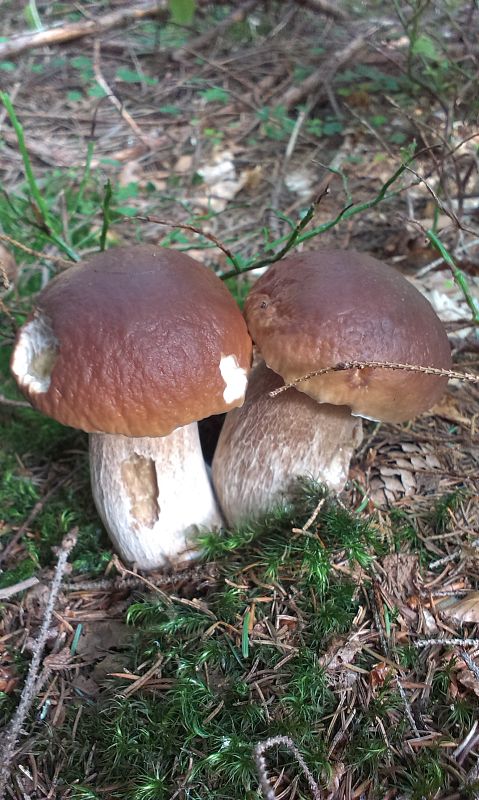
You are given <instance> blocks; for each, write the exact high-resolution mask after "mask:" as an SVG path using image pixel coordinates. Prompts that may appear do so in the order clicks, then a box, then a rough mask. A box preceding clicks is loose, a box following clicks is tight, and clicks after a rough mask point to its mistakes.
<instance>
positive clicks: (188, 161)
mask: <svg viewBox="0 0 479 800" xmlns="http://www.w3.org/2000/svg"><path fill="white" fill-rule="evenodd" d="M192 167H193V156H189V155H184V156H180V157H179V159H178V161H177V162H176V164H175V166H174V167H173V172H181V173H182V174H184V173H185V172H191V170H192Z"/></svg>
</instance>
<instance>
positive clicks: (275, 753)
mask: <svg viewBox="0 0 479 800" xmlns="http://www.w3.org/2000/svg"><path fill="white" fill-rule="evenodd" d="M87 5H88V8H86V7H85V4H77V5H75V6H74V5H73V4H72V5H69V4H63V3H60V2H51V0H50V2H44V3H41V2H37V3H36V4H35V3H30V4H29V6H28V7H27V10H26V11H25V14H22V13H20V12H19V11H18V7H17V6H18V4H17V3H16V2H13V0H12V1H11V2H10V0H4V2H3V3H2V8H1V10H0V17H1V19H2V33H3V36H2V39H1V40H0V79H1V83H2V90H3V92H5V93H7V94H8V97H9V98H10V101H11V103H12V105H13V108H14V115H16V120H17V121H18V122H19V123H20V124H21V126H22V128H23V135H24V140H25V146H24V145H23V142H22V139H21V134H19V130H18V126H17V130H15V126H14V124H12V119H13V118H12V114H11V113H10V114H9V113H8V97H7V102H6V103H4V104H3V106H2V105H0V147H1V161H0V182H1V191H0V226H1V228H0V234H1V235H0V241H1V242H2V243H3V245H4V246H5V247H6V248H7V250H8V252H9V253H10V254H13V256H14V260H13V261H10V260H9V257H8V254H7V253H6V252H3V251H2V252H0V268H1V270H2V271H1V275H0V277H1V281H2V283H3V288H2V289H0V326H1V327H0V370H1V372H0V437H1V438H0V566H1V569H2V570H3V571H2V572H1V573H0V587H1V588H0V609H1V611H2V620H1V621H0V716H1V722H2V724H5V725H8V722H9V720H10V719H11V718H12V716H13V715H14V712H15V709H16V708H17V707H18V703H19V698H20V693H21V690H22V687H23V685H24V681H25V677H26V674H27V670H28V665H29V663H30V660H31V658H32V653H35V652H38V645H37V644H36V637H37V636H38V633H39V630H40V627H41V625H42V621H44V620H45V614H46V607H47V603H48V598H49V596H50V586H51V581H52V577H53V571H54V564H55V561H56V559H57V557H58V552H59V551H58V548H60V552H61V546H62V545H61V543H62V541H63V540H64V537H65V535H67V534H68V533H69V532H70V531H71V530H72V529H75V530H76V531H77V532H78V542H77V544H76V546H75V548H74V549H73V551H72V553H71V557H70V559H69V564H68V567H67V571H66V574H65V575H64V577H63V582H62V586H61V589H60V592H59V595H58V598H57V602H56V605H55V610H54V613H53V617H52V619H51V621H50V623H49V626H48V632H47V633H48V635H47V641H46V648H45V652H44V654H43V660H42V661H41V671H40V673H39V676H37V679H36V680H35V681H34V683H33V684H32V686H31V689H32V703H31V709H30V713H29V715H28V716H27V717H26V719H25V720H22V723H21V725H20V726H19V727H17V729H16V731H15V736H14V741H13V740H12V738H11V735H10V734H11V728H6V730H7V732H10V733H9V735H10V739H8V737H7V739H5V740H4V749H5V753H8V759H7V760H8V763H5V759H4V764H3V770H4V772H3V773H2V772H1V770H0V786H1V785H2V784H1V781H2V774H3V780H4V785H3V791H4V796H5V797H8V798H15V799H16V800H17V799H18V800H20V798H22V799H24V798H35V799H36V798H91V799H93V798H103V797H105V798H108V797H112V798H120V797H121V798H132V800H153V798H157V799H158V800H163V798H165V800H173V798H180V800H187V799H188V800H210V799H211V800H213V799H214V800H220V798H221V800H239V798H249V799H250V800H253V798H257V797H260V796H264V797H266V798H267V800H271V798H277V800H279V798H282V800H294V798H306V797H311V796H313V797H315V798H325V799H326V798H328V800H350V799H351V800H360V798H365V799H366V798H371V799H372V798H379V799H380V800H393V798H395V799H396V800H399V799H400V798H412V800H422V798H428V799H429V798H438V799H440V800H462V798H473V797H479V719H478V709H479V632H478V625H479V551H478V549H477V548H478V544H479V533H478V531H479V438H478V430H479V387H478V384H477V383H474V382H467V381H460V380H451V381H450V382H449V386H448V389H447V391H446V393H445V395H444V397H443V399H442V400H441V402H440V403H439V404H438V405H436V406H435V407H434V408H433V409H431V410H430V411H428V412H426V413H425V414H423V415H421V416H420V417H419V418H417V419H415V420H414V421H412V422H410V423H407V424H400V425H391V424H375V423H372V422H371V423H366V435H365V439H364V442H363V444H362V446H361V447H360V449H359V450H358V452H357V453H356V456H355V458H354V461H353V464H352V468H351V474H350V481H349V482H348V485H347V487H346V489H345V491H344V492H343V493H342V494H341V496H340V497H339V498H328V499H327V500H326V501H325V502H324V503H321V500H322V499H323V494H322V490H321V488H320V487H317V486H312V485H310V484H304V485H303V486H301V487H299V488H298V496H297V497H296V498H295V500H294V502H293V503H292V504H290V505H288V506H287V507H285V508H284V509H279V510H278V511H277V512H275V513H273V514H272V515H270V516H269V517H268V518H267V519H265V520H264V521H262V522H261V523H256V524H255V525H251V526H246V527H243V528H242V529H240V530H236V531H227V532H225V533H224V535H223V536H222V537H216V538H215V537H212V536H209V535H207V534H205V535H204V536H203V539H202V543H203V557H202V559H201V561H200V562H199V564H198V565H197V566H195V567H193V568H191V567H190V568H188V569H185V570H180V571H178V572H172V571H170V572H168V571H167V572H165V571H164V572H158V573H152V574H149V575H148V576H142V575H138V574H135V573H134V572H131V571H129V570H127V569H126V568H125V566H124V565H122V564H121V562H120V561H119V559H118V557H117V556H115V555H113V553H112V552H111V549H110V548H109V545H108V541H107V538H106V535H105V533H104V532H103V530H102V528H101V524H100V522H99V520H98V517H97V515H96V512H95V509H94V507H93V504H92V501H91V497H90V489H89V477H88V459H87V448H88V442H87V437H86V436H85V435H84V434H83V433H81V432H79V431H72V430H70V429H65V428H63V427H62V426H60V425H58V424H57V423H55V422H53V421H51V420H47V419H45V418H44V417H40V415H38V414H37V413H35V412H33V411H32V410H30V409H29V408H25V407H24V405H25V404H24V403H23V402H22V400H21V398H20V396H19V395H18V393H17V391H16V388H15V386H14V383H13V379H12V378H11V376H10V374H9V368H8V364H9V357H10V353H11V349H12V345H13V341H14V336H15V331H16V329H17V328H18V326H19V324H21V322H22V321H23V320H24V319H25V318H26V316H27V315H28V313H29V310H30V309H31V307H32V304H33V301H34V297H35V295H36V294H37V293H38V291H40V290H41V288H42V287H43V286H44V285H45V284H46V282H47V281H48V280H49V279H50V277H51V276H52V275H53V274H54V273H55V271H56V270H58V269H63V268H65V263H64V262H65V261H68V260H71V259H72V258H76V257H82V258H83V257H86V256H87V255H88V254H91V253H93V252H95V251H97V250H98V248H99V246H100V244H101V242H102V240H103V241H104V243H105V244H106V245H107V246H108V247H114V246H118V245H120V244H133V243H135V242H149V243H155V244H161V245H164V246H168V247H174V248H178V249H181V250H184V251H186V252H188V253H189V254H190V255H192V256H193V257H195V258H197V259H199V260H202V261H204V262H205V263H206V264H208V265H209V266H211V267H212V268H213V269H215V271H216V272H217V273H218V274H220V275H224V274H226V273H228V272H229V271H230V270H231V269H232V264H231V261H230V259H229V258H228V255H227V253H228V252H230V251H231V252H233V253H234V255H235V257H236V261H237V264H239V266H240V268H241V269H244V272H243V273H242V274H239V275H238V276H235V277H232V278H229V279H228V280H227V285H228V286H229V288H230V289H231V291H232V292H233V294H234V295H235V296H236V297H237V299H238V301H239V302H242V299H243V298H244V296H245V295H246V293H247V291H248V288H249V286H250V285H251V282H252V280H254V277H251V275H252V273H251V269H250V268H251V267H253V266H255V265H256V264H258V263H259V262H261V261H262V260H263V259H264V258H269V257H270V256H271V255H272V254H274V253H276V252H278V251H279V250H280V249H281V246H282V245H283V244H284V241H285V239H286V238H287V237H288V235H289V234H290V233H291V231H292V230H294V228H295V226H296V225H297V224H298V222H299V220H300V219H301V218H302V216H303V215H304V214H305V213H306V212H307V211H308V209H310V208H311V207H312V206H314V214H313V216H312V220H311V222H310V223H309V225H308V226H307V227H305V228H304V230H302V231H301V233H300V235H299V239H298V242H299V247H300V248H311V247H317V246H321V247H334V248H354V249H357V250H361V251H367V252H368V253H370V254H372V255H374V256H376V257H377V258H380V259H381V260H383V261H385V262H387V263H389V264H391V265H394V266H395V267H396V268H398V269H400V270H401V271H402V272H403V273H404V274H405V275H406V277H407V278H408V279H409V280H411V281H412V282H413V283H414V284H415V285H416V286H417V287H418V288H419V289H420V290H421V291H422V292H423V293H424V294H425V295H426V296H427V297H428V299H429V300H430V302H431V303H432V304H433V306H434V307H435V309H436V311H437V313H438V314H439V316H440V317H441V319H442V320H443V322H444V324H445V326H446V329H447V331H448V334H449V337H450V341H451V345H452V352H453V362H454V369H455V370H457V371H460V372H469V373H473V374H477V373H478V372H479V370H478V363H479V339H478V334H477V330H478V329H477V324H476V325H475V324H474V322H473V320H472V319H471V316H472V308H471V306H473V305H474V302H476V303H478V302H479V169H478V164H479V160H478V158H479V156H478V154H479V150H478V147H479V125H478V112H479V106H478V100H477V89H475V87H477V78H478V74H479V69H478V67H479V50H478V46H477V42H478V41H479V10H478V8H477V4H476V3H474V2H471V3H470V4H466V3H462V4H461V3H449V2H442V1H441V2H439V3H428V2H427V1H426V2H424V3H422V4H421V3H418V2H411V3H410V4H396V3H395V2H392V3H390V4H389V3H385V4H384V3H381V4H379V3H375V2H373V0H371V2H364V3H361V4H355V3H353V2H351V3H349V2H345V3H342V4H338V5H336V4H331V5H329V4H327V3H323V2H320V0H309V1H308V2H306V1H305V2H293V1H291V2H264V3H263V2H258V1H256V2H255V0H249V1H248V0H246V1H245V2H240V3H235V4H226V3H225V4H218V3H208V2H201V1H199V2H197V3H196V10H195V11H194V15H193V16H192V18H191V20H186V22H185V19H184V18H183V16H182V15H185V14H186V15H188V7H189V6H190V4H189V3H187V2H186V3H180V2H177V3H174V2H172V3H171V4H168V3H166V2H165V3H162V2H158V4H157V5H158V8H159V11H158V13H157V14H156V15H155V14H153V13H151V6H152V5H153V4H148V3H147V4H146V5H145V7H146V6H148V9H149V10H148V9H146V13H145V15H144V16H142V17H141V18H137V19H132V16H131V14H130V16H129V18H128V19H127V20H125V21H124V24H123V25H122V26H118V25H114V26H111V27H109V28H105V27H104V28H103V29H101V25H100V23H99V21H100V20H103V19H104V17H105V15H111V14H112V13H116V12H118V13H122V12H125V6H124V3H122V2H116V1H112V2H105V1H104V0H98V2H92V3H89V4H87ZM193 6H194V4H191V9H192V10H193ZM132 8H133V7H132ZM401 9H402V10H401ZM144 10H145V8H144ZM175 14H176V15H177V16H176V18H174V15H175ZM172 15H173V17H172ZM72 23H75V24H77V23H80V24H84V23H90V24H91V25H92V26H93V28H94V29H95V30H94V32H93V33H91V31H90V35H88V36H86V37H83V38H72V39H71V41H68V42H66V43H57V42H55V41H54V40H53V39H52V40H51V42H50V43H49V44H44V45H42V46H40V47H32V46H27V47H26V48H25V49H24V50H23V51H22V52H13V51H8V49H6V48H7V47H8V46H9V43H11V42H15V41H16V40H15V37H16V36H18V35H19V34H21V33H24V32H25V30H26V29H27V28H28V29H29V30H30V33H32V32H33V31H35V29H36V28H37V29H38V28H39V27H41V26H43V28H44V29H53V30H56V31H58V30H59V29H63V28H64V27H65V26H66V25H68V24H72ZM2 48H3V49H2ZM3 97H4V98H5V95H3ZM19 136H20V138H19ZM25 149H26V152H27V153H28V158H27V156H26V155H25ZM405 165H407V166H405ZM29 166H30V167H31V169H32V172H33V176H34V177H31V176H30V177H29V174H28V167H29ZM401 167H403V168H402V169H401ZM397 172H398V173H399V174H398V175H397V178H395V179H394V180H392V179H393V177H394V176H395V174H396V173H397ZM326 186H328V192H327V193H325V192H324V190H325V187H326ZM34 187H36V189H37V190H38V194H36V193H35V188H34ZM319 196H320V197H321V199H320V202H318V203H316V202H315V201H316V200H317V198H318V197H319ZM340 212H343V213H342V214H341V219H339V220H338V221H337V222H336V223H335V224H331V225H330V224H329V223H330V222H332V221H333V220H335V219H336V218H337V217H338V215H339V214H340ZM152 218H155V219H156V220H162V221H163V222H162V223H161V224H160V223H159V222H158V221H154V219H152ZM321 226H322V227H321ZM193 228H197V229H200V230H201V232H202V234H198V233H196V232H195V231H194V230H193ZM318 228H321V231H319V230H317V229H318ZM310 231H316V232H317V235H316V236H314V237H313V236H311V238H309V232H310ZM215 241H218V242H219V243H220V245H221V247H220V248H218V247H217V246H216V245H215ZM437 242H439V245H440V246H442V247H443V248H445V250H446V260H447V259H448V258H452V259H453V261H454V264H455V265H456V267H457V268H458V269H460V270H461V276H462V279H463V285H465V286H466V292H464V290H463V289H461V286H460V285H459V284H458V282H457V281H454V280H453V275H452V272H451V267H450V265H448V264H447V263H446V262H445V260H444V258H443V257H442V255H444V250H443V254H441V252H440V251H439V250H438V249H437ZM435 244H436V246H435ZM22 246H23V247H22ZM253 274H254V275H255V274H256V273H253ZM467 295H468V296H467ZM305 446H307V443H305ZM315 512H316V515H314V514H315ZM311 515H313V519H312V520H311ZM25 580H26V581H27V588H26V589H24V590H23V591H21V589H22V583H21V582H22V581H25ZM274 737H282V738H281V740H280V741H279V743H278V742H277V743H275V740H274ZM271 739H273V741H270V740H271ZM12 741H13V744H12ZM255 747H256V748H257V751H256V758H255V751H254V748H255ZM258 747H259V750H258ZM295 748H298V750H295ZM263 750H264V753H265V755H264V758H266V759H267V768H266V762H265V761H264V760H262V759H263V756H262V755H261V753H262V752H263ZM10 751H11V752H10ZM267 751H268V755H266V752H267ZM269 751H270V752H269ZM301 758H304V759H305V762H306V766H307V769H306V771H304V770H303V766H302V761H301ZM265 770H266V772H265ZM7 773H9V777H5V776H6V775H7ZM266 774H267V777H266ZM266 784H268V785H266ZM268 786H269V787H270V788H268ZM271 787H272V788H271ZM268 792H269V794H268ZM0 796H2V791H1V789H0Z"/></svg>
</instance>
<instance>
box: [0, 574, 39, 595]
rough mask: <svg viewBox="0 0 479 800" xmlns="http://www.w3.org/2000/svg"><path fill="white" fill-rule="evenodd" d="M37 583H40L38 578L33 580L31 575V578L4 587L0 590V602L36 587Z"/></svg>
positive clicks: (33, 577)
mask: <svg viewBox="0 0 479 800" xmlns="http://www.w3.org/2000/svg"><path fill="white" fill-rule="evenodd" d="M37 583H40V581H39V580H38V578H35V576H34V575H32V577H31V578H25V580H24V581H20V582H19V583H15V584H13V586H5V588H4V589H0V600H7V599H8V598H9V597H13V595H15V594H18V593H19V592H24V591H25V589H30V588H31V587H32V586H36V585H37Z"/></svg>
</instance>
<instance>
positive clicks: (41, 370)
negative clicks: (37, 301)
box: [12, 315, 59, 394]
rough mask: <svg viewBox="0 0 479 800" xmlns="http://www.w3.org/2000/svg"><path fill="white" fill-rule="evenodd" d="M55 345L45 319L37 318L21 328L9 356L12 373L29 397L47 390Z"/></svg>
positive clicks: (54, 354)
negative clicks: (28, 392) (27, 390)
mask: <svg viewBox="0 0 479 800" xmlns="http://www.w3.org/2000/svg"><path fill="white" fill-rule="evenodd" d="M58 344H59V343H58V339H57V338H56V336H55V334H54V333H53V331H52V329H51V327H50V323H49V321H48V320H47V319H46V318H45V317H41V316H40V315H38V316H36V317H35V318H34V319H33V320H32V321H31V322H28V323H27V324H26V325H24V327H23V328H22V330H21V333H20V336H19V337H18V341H17V344H16V346H15V349H14V351H13V357H12V372H13V374H14V375H15V377H16V379H17V381H18V383H19V384H20V386H21V387H22V388H25V389H26V388H28V389H30V392H31V393H32V394H41V393H43V392H47V391H48V389H49V387H50V382H51V377H50V376H51V372H52V369H53V365H54V363H55V359H56V357H57V353H58Z"/></svg>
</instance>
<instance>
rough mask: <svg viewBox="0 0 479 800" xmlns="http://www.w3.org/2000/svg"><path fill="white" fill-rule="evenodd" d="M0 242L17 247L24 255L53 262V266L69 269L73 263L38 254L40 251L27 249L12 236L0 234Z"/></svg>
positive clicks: (58, 257) (45, 254)
mask: <svg viewBox="0 0 479 800" xmlns="http://www.w3.org/2000/svg"><path fill="white" fill-rule="evenodd" d="M0 240H1V241H3V242H8V243H9V244H13V245H14V246H15V247H18V248H19V250H23V252H24V253H28V254H29V255H30V256H36V257H37V258H45V259H46V260H47V261H53V263H54V264H58V265H59V266H61V267H71V265H72V264H73V263H74V262H73V261H67V259H66V258H60V256H50V255H47V253H42V252H40V250H33V249H32V248H31V247H27V246H26V245H25V244H22V243H21V242H19V241H18V240H17V239H14V238H13V237H12V236H7V234H6V233H0Z"/></svg>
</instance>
